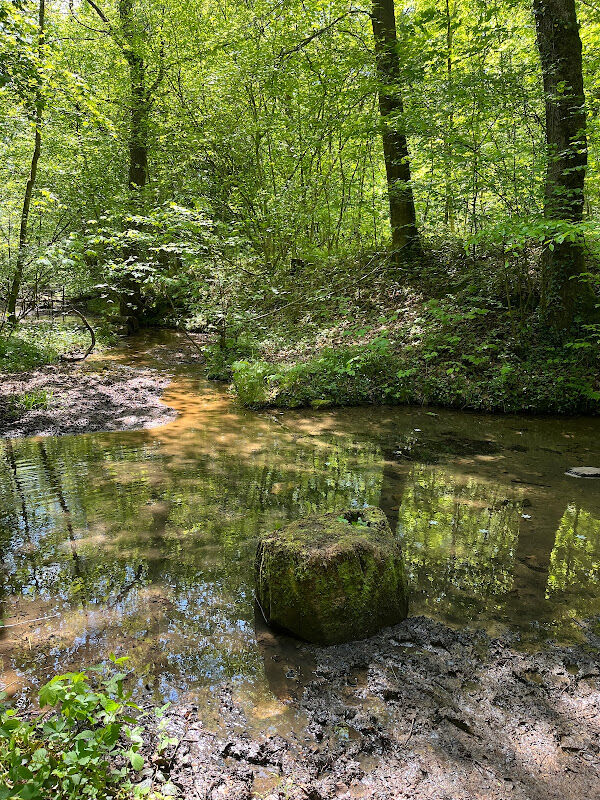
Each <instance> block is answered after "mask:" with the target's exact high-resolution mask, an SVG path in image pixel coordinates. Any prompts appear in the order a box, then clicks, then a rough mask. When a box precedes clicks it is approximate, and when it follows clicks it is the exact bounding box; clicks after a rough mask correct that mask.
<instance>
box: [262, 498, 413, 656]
mask: <svg viewBox="0 0 600 800" xmlns="http://www.w3.org/2000/svg"><path fill="white" fill-rule="evenodd" d="M256 594H257V598H258V602H259V603H260V606H261V609H262V611H263V614H264V615H265V617H266V620H267V622H268V623H269V624H272V625H275V626H277V627H280V628H283V629H284V630H287V631H290V632H291V633H293V634H295V635H296V636H299V637H300V638H302V639H306V640H307V641H309V642H315V643H317V644H335V643H338V642H347V641H352V640H354V639H364V638H365V637H367V636H371V635H373V634H374V633H376V632H377V631H378V630H379V629H380V628H384V627H386V626H388V625H395V624H396V623H398V622H400V621H401V620H403V619H405V618H406V615H407V612H408V591H407V583H406V575H405V571H404V563H403V560H402V552H401V549H400V542H399V541H398V539H396V538H395V536H394V535H393V534H392V531H391V530H390V526H389V524H388V522H387V519H386V516H385V514H384V513H383V511H382V510H381V509H379V508H374V507H372V506H369V507H367V508H361V509H349V510H346V511H342V512H339V511H338V512H334V513H331V514H323V515H314V516H310V517H306V518H305V519H300V520H297V521H296V522H292V523H291V524H290V525H287V526H286V527H285V528H282V529H281V530H279V531H275V532H274V533H270V534H268V535H266V536H265V537H263V538H262V539H261V541H260V542H259V545H258V549H257V552H256Z"/></svg>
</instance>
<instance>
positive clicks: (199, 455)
mask: <svg viewBox="0 0 600 800" xmlns="http://www.w3.org/2000/svg"><path fill="white" fill-rule="evenodd" d="M180 351H181V340H180V339H179V338H178V337H176V336H174V335H173V334H169V335H165V334H160V335H153V336H146V337H145V338H144V339H141V340H139V341H137V342H135V343H133V344H132V345H130V346H129V347H128V348H124V349H123V350H121V351H117V352H115V353H113V354H110V355H109V359H113V360H114V361H115V362H116V363H117V364H125V365H126V366H127V368H144V369H149V368H150V369H155V370H160V371H161V372H164V371H165V370H166V371H168V372H169V373H170V374H172V376H173V380H172V382H171V383H170V385H169V386H168V387H167V389H166V391H165V393H164V395H163V403H164V404H165V405H166V406H168V407H170V408H172V409H175V410H176V411H177V412H178V414H177V416H176V417H175V418H172V415H170V416H169V417H168V418H169V419H170V421H168V422H167V423H166V424H164V425H161V426H157V427H151V428H147V429H144V430H139V431H119V432H111V433H108V432H105V433H84V434H78V435H62V436H55V437H52V436H49V437H43V438H42V437H30V438H19V439H5V440H3V441H2V444H1V445H0V456H1V458H0V546H1V548H2V555H3V575H2V577H3V583H2V597H1V602H2V611H3V618H4V620H5V624H6V627H4V629H3V630H2V631H1V632H0V659H1V661H0V666H1V670H0V685H1V684H4V685H5V687H6V688H7V689H8V692H9V694H12V695H13V696H15V698H19V702H25V698H27V696H28V694H30V693H31V691H32V689H33V688H34V687H35V686H36V685H38V684H39V683H41V682H43V681H45V680H46V679H47V678H48V677H49V676H50V675H51V674H54V673H56V672H64V671H66V670H68V669H72V668H81V667H83V666H89V665H93V664H95V663H97V662H98V661H100V660H101V659H103V658H105V657H106V656H107V655H108V654H109V653H110V652H111V651H115V652H117V653H118V654H124V653H127V654H128V655H130V656H131V662H130V663H131V665H132V667H133V669H134V674H135V686H134V689H135V692H136V694H137V696H138V697H139V698H140V699H142V700H143V701H144V702H148V703H149V702H163V701H165V700H170V701H171V702H172V703H173V706H172V709H173V710H172V720H171V723H172V725H173V727H174V728H175V729H181V730H183V732H184V733H183V738H185V739H186V741H187V740H188V739H189V743H188V744H186V745H184V746H180V748H179V749H178V751H177V754H175V755H174V757H173V759H172V760H171V762H170V769H171V770H172V772H173V775H174V779H176V780H177V781H179V785H180V786H181V787H182V791H183V790H186V791H188V790H189V792H192V791H194V792H196V795H197V796H199V797H231V798H235V797H238V796H239V797H251V796H259V795H263V796H267V795H269V794H271V795H273V796H275V797H279V796H281V797H283V796H285V795H284V791H287V792H288V795H287V796H289V797H295V796H297V797H312V798H313V800H318V798H319V797H322V798H326V797H338V796H348V797H378V798H388V797H389V798H392V797H393V798H396V797H403V796H405V794H403V793H402V792H406V796H410V797H423V798H429V797H431V798H434V797H435V798H436V800H440V798H442V797H452V798H453V800H455V798H462V797H465V798H468V797H469V798H470V797H486V798H487V797H499V798H500V797H511V798H512V797H515V798H521V797H523V798H526V797H527V798H533V797H538V796H539V797H542V796H543V797H552V796H557V797H558V796H559V795H560V796H562V797H584V796H585V797H590V798H593V797H600V790H598V788H597V787H598V786H600V767H599V765H598V734H599V733H600V716H599V709H600V706H599V703H600V699H599V697H600V695H599V692H598V670H597V668H596V664H597V652H598V650H597V647H598V643H599V642H598V632H599V629H598V628H597V623H596V621H595V620H596V619H597V617H598V615H599V614H600V481H597V482H596V481H593V480H581V479H579V480H578V479H576V478H572V477H569V476H567V475H566V474H565V472H566V470H567V469H568V468H570V467H573V466H582V465H584V466H585V465H600V420H597V419H544V418H523V417H495V416H486V415H475V414H463V413H459V412H452V411H442V410H439V409H420V408H387V407H383V408H381V407H380V408H359V409H339V410H320V411H306V410H298V411H287V412H272V411H264V412H250V411H243V410H241V409H238V408H237V407H236V406H235V404H234V403H233V402H232V400H231V398H230V396H229V395H228V393H227V391H226V388H224V387H223V386H222V385H220V384H214V383H210V382H208V381H206V380H204V379H203V377H202V373H201V367H200V366H198V365H193V364H189V363H183V364H182V363H179V362H180V361H181V359H180V358H176V357H172V354H173V353H174V352H180ZM103 361H104V362H105V361H106V357H104V359H103ZM99 363H100V362H99ZM365 503H367V504H375V505H380V506H381V507H382V508H383V509H384V510H385V511H386V513H387V514H388V517H389V519H390V522H391V524H392V525H393V527H394V529H395V530H397V532H398V536H399V537H400V538H401V540H402V542H403V546H404V552H405V556H406V562H407V567H408V570H409V576H410V581H411V587H412V604H411V618H410V619H409V620H408V621H407V622H406V623H404V624H403V625H401V626H398V627H397V628H394V629H391V632H384V633H383V634H382V635H381V636H379V637H375V638H374V639H372V640H368V641H367V642H366V643H358V644H356V645H346V646H342V647H340V648H328V649H325V650H319V649H316V648H311V647H309V646H307V645H304V644H302V643H299V642H295V641H294V640H292V639H288V638H286V637H282V636H277V635H274V634H273V633H272V632H270V631H268V630H266V629H265V627H264V625H262V624H261V620H260V617H259V615H258V616H257V614H256V612H255V607H254V602H253V586H252V568H253V555H254V550H255V547H256V541H257V538H258V536H259V535H260V534H261V533H262V532H263V531H266V530H270V529H273V528H274V527H276V526H278V525H281V524H284V523H285V522H287V521H288V520H291V519H295V518H297V517H298V516H300V515H304V514H307V513H310V512H313V511H325V510H332V509H335V508H338V507H342V506H347V505H351V504H355V505H357V506H361V505H363V504H365ZM536 709H537V710H536ZM583 720H585V722H583ZM181 730H180V733H181ZM569 737H571V738H569ZM573 737H579V739H573ZM565 741H566V742H567V745H569V746H565ZM569 743H570V744H569ZM574 743H575V744H574ZM194 748H195V749H194ZM486 753H487V754H488V755H487V756H486ZM332 754H334V756H335V757H333V756H332ZM186 759H187V760H186ZM486 759H487V760H486ZM181 760H182V761H181ZM180 761H181V763H180ZM194 765H195V766H194ZM200 773H201V774H200ZM207 776H209V777H210V780H209V777H207ZM211 776H212V777H211ZM147 777H148V776H147ZM150 777H151V776H150ZM186 781H187V789H186ZM202 781H204V784H201V782H202ZM290 781H291V782H290ZM286 782H287V788H286ZM403 787H404V788H403ZM294 792H296V794H293V793H294ZM311 792H312V794H311ZM574 792H578V793H574ZM582 792H583V793H582ZM594 792H596V794H594ZM302 793H304V794H302ZM190 796H193V795H192V794H190Z"/></svg>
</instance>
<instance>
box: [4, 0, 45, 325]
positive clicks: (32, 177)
mask: <svg viewBox="0 0 600 800" xmlns="http://www.w3.org/2000/svg"><path fill="white" fill-rule="evenodd" d="M39 2H40V4H39V14H38V60H39V64H38V75H37V82H36V89H35V100H34V104H35V106H34V107H35V110H34V118H33V119H34V125H35V134H34V145H33V153H32V156H31V166H30V169H29V177H28V178H27V184H26V185H25V195H24V197H23V208H22V210H21V225H20V229H19V249H18V251H17V263H16V266H15V274H14V276H13V279H12V283H11V286H10V291H9V293H8V301H7V305H6V312H7V314H8V322H9V324H10V325H16V324H17V300H18V297H19V291H20V289H21V283H22V282H23V272H24V269H25V253H26V250H27V240H28V228H29V211H30V208H31V197H32V195H33V190H34V188H35V181H36V177H37V168H38V161H39V160H40V153H41V152H42V115H43V113H44V97H43V93H42V77H41V72H40V71H39V69H40V66H41V61H42V58H43V50H44V24H45V13H46V4H45V0H39Z"/></svg>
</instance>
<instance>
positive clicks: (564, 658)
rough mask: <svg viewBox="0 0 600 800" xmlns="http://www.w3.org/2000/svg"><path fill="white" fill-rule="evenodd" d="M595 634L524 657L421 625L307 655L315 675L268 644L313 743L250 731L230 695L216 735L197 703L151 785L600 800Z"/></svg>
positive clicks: (387, 799) (238, 794)
mask: <svg viewBox="0 0 600 800" xmlns="http://www.w3.org/2000/svg"><path fill="white" fill-rule="evenodd" d="M586 636H587V640H588V643H587V644H586V645H585V646H581V647H569V648H563V647H560V646H557V645H550V646H549V648H548V649H547V650H546V651H545V652H539V653H531V654H528V653H524V652H521V651H519V650H518V649H516V647H515V645H516V644H517V642H516V641H515V640H511V638H506V639H490V638H488V637H487V636H486V635H485V634H484V633H472V632H471V633H466V632H459V631H456V630H452V629H450V628H448V627H447V626H445V625H443V624H440V623H437V622H435V621H432V620H430V619H426V618H424V617H415V618H411V619H408V620H407V621H405V622H404V623H402V624H401V625H398V626H396V627H394V628H391V629H388V630H387V631H384V632H383V633H381V634H380V635H378V636H375V637H373V638H371V639H368V640H366V641H363V642H357V643H352V644H348V645H339V646H335V647H329V648H313V647H309V646H307V645H299V649H298V652H299V654H300V655H299V660H300V661H301V662H302V663H306V658H307V656H308V657H310V658H312V659H314V667H313V669H312V670H311V672H312V674H309V675H306V674H305V675H302V674H301V669H302V667H300V668H298V667H297V665H295V664H294V663H289V661H288V659H286V658H283V659H281V661H279V656H278V653H277V647H276V645H273V646H272V647H269V646H268V636H267V645H266V646H265V647H264V655H265V665H266V669H267V672H271V674H272V675H274V676H275V677H274V679H273V688H274V689H275V691H277V692H278V693H279V694H280V695H282V691H284V690H283V689H282V685H283V684H284V683H286V682H287V685H288V686H289V690H288V691H287V693H285V692H284V695H285V696H283V699H284V701H285V702H286V703H290V704H293V705H295V706H297V708H298V709H299V710H300V711H301V712H302V714H303V715H304V716H305V720H306V729H305V731H304V732H303V734H302V735H297V734H296V733H289V734H286V733H284V734H283V735H279V734H275V735H274V734H271V733H268V732H265V733H256V732H254V733H250V730H251V729H252V726H251V725H250V724H249V721H248V720H247V719H246V718H245V715H244V710H243V709H242V708H241V707H240V706H238V705H236V703H235V702H233V700H232V692H231V691H230V688H229V687H227V686H226V685H225V686H223V687H222V689H221V691H220V694H219V704H220V716H221V720H222V724H221V726H219V728H218V729H214V728H213V729H211V728H209V727H207V726H206V724H203V721H202V719H201V718H200V717H201V713H200V712H199V709H198V707H197V706H194V705H189V706H181V705H179V706H176V707H174V708H172V709H171V711H170V712H169V729H170V730H171V731H172V732H173V734H174V735H175V736H177V737H178V738H179V740H180V743H179V745H177V746H176V747H172V748H171V750H170V751H167V752H166V753H165V754H164V755H162V756H159V757H156V756H155V757H154V759H153V760H152V764H153V766H152V768H148V769H147V770H146V773H145V776H144V780H145V781H146V782H147V783H153V785H154V786H157V785H160V783H161V782H163V781H166V782H167V784H169V785H168V786H167V792H168V791H169V790H171V791H175V790H177V791H178V793H179V794H180V796H184V797H186V798H193V797H194V798H210V800H216V798H228V800H249V798H252V797H265V798H266V797H268V798H269V800H275V798H277V800H282V798H290V799H291V800H306V799H307V798H309V799H310V800H329V798H373V799H374V800H398V798H411V800H472V799H474V798H485V800H537V799H538V798H539V799H540V800H542V798H543V799H544V800H548V798H562V799H566V798H573V800H575V799H577V800H583V799H584V798H585V799H586V800H594V799H595V798H600V757H599V750H600V740H599V734H600V691H599V689H600V664H599V662H598V652H599V650H598V648H599V646H600V637H599V636H598V635H597V633H594V632H592V630H591V629H588V630H586ZM269 661H270V662H271V664H268V663H267V662H269ZM273 664H275V667H273ZM273 670H275V673H274V672H273ZM277 673H279V678H280V679H281V680H278V679H277Z"/></svg>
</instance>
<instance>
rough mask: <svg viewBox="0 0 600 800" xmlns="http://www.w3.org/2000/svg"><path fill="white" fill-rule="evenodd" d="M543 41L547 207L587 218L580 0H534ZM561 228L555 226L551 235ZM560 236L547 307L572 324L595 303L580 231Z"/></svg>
mask: <svg viewBox="0 0 600 800" xmlns="http://www.w3.org/2000/svg"><path fill="white" fill-rule="evenodd" d="M533 9H534V15H535V24H536V36H537V46H538V50H539V53H540V60H541V65H542V76H543V84H544V98H545V108H546V147H547V167H546V183H545V190H544V213H545V216H546V218H547V219H548V220H549V221H551V222H552V223H555V222H559V223H560V222H566V223H575V224H577V223H580V222H581V221H582V219H583V207H584V183H585V173H586V167H587V155H588V148H587V137H586V112H585V95H584V89H583V66H582V54H581V38H580V36H579V25H578V22H577V13H576V10H575V0H534V1H533ZM554 232H555V229H554V226H551V227H550V236H552V234H553V233H554ZM556 233H557V234H558V235H557V236H554V240H553V241H551V242H550V244H549V245H548V246H547V247H546V248H545V251H544V255H543V271H544V276H543V287H544V291H545V295H546V296H545V298H544V299H543V303H544V305H545V307H546V310H547V313H548V316H549V318H550V320H551V322H552V323H553V324H554V325H555V326H556V327H562V328H564V327H568V326H569V324H570V323H571V321H572V319H573V315H574V313H575V312H576V311H577V309H578V308H583V309H584V310H585V309H586V307H587V308H589V306H591V305H592V303H593V298H592V295H591V291H590V290H589V289H587V288H586V285H585V284H584V285H582V284H581V282H580V281H578V280H577V278H578V277H579V276H580V275H581V273H582V272H583V270H584V267H585V257H584V243H583V238H582V236H581V235H580V234H579V233H577V232H576V233H575V234H573V233H570V234H567V235H566V236H564V235H561V233H560V228H556Z"/></svg>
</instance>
